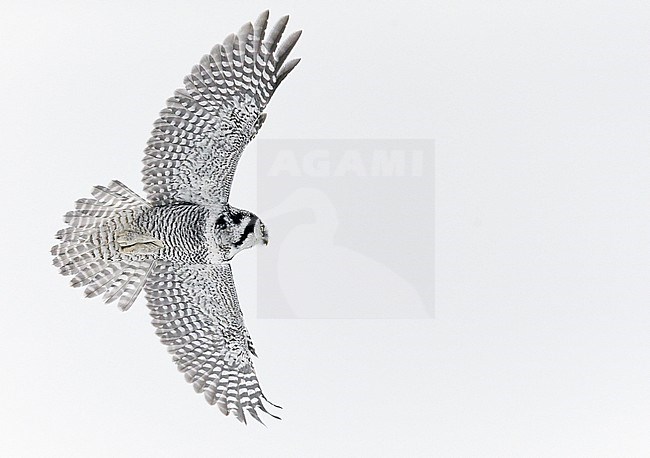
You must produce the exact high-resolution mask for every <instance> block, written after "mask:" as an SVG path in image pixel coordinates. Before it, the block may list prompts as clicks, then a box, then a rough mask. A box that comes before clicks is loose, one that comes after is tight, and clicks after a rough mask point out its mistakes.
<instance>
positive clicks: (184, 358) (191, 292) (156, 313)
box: [145, 261, 277, 423]
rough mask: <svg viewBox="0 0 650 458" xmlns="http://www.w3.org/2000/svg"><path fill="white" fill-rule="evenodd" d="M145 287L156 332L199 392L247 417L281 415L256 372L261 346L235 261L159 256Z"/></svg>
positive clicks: (223, 409)
mask: <svg viewBox="0 0 650 458" xmlns="http://www.w3.org/2000/svg"><path fill="white" fill-rule="evenodd" d="M145 291H146V294H147V299H148V303H149V309H150V313H151V316H152V318H153V320H152V323H153V325H154V326H155V327H156V328H157V330H156V334H158V336H159V337H160V339H161V341H162V343H164V344H165V345H167V347H168V350H169V352H170V353H171V354H173V359H174V362H175V363H176V365H177V366H178V369H179V370H180V371H182V372H184V373H185V379H186V380H187V381H188V382H190V383H192V384H193V386H194V389H195V391H196V392H197V393H203V394H204V396H205V398H206V400H207V401H208V402H209V403H210V404H217V406H219V408H220V409H221V411H222V412H223V413H224V414H225V415H228V414H230V413H233V414H234V415H235V417H237V419H239V420H240V421H242V422H244V423H245V422H246V417H245V412H246V413H248V414H250V415H251V416H252V417H253V418H255V419H256V420H258V421H260V422H261V419H260V417H259V414H258V411H262V412H265V413H267V414H269V415H271V416H273V417H275V415H272V414H271V413H269V412H268V411H267V410H266V407H265V406H264V404H263V401H266V402H268V403H269V404H271V403H270V402H269V401H268V400H267V399H266V398H265V397H264V395H263V394H262V390H261V388H260V385H259V382H258V380H257V376H256V375H255V370H254V368H253V363H252V361H251V355H255V350H254V348H253V346H252V343H251V339H250V336H249V334H248V331H247V330H246V328H245V326H244V320H243V316H242V313H241V310H240V308H239V302H238V300H237V293H236V291H235V284H234V281H233V277H232V271H231V269H230V264H220V265H193V266H188V265H185V264H178V263H176V264H175V263H173V262H169V261H167V262H160V261H159V262H158V263H157V264H156V265H155V266H154V268H153V271H152V273H151V275H150V277H149V280H148V281H147V284H146V285H145ZM271 405H274V404H271ZM276 407H277V406H276ZM276 418H277V417H276Z"/></svg>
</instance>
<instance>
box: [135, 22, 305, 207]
mask: <svg viewBox="0 0 650 458" xmlns="http://www.w3.org/2000/svg"><path fill="white" fill-rule="evenodd" d="M288 20H289V16H284V17H283V18H281V19H280V20H279V21H278V23H277V24H276V25H275V26H274V27H273V28H272V29H271V30H270V32H269V33H268V34H267V33H266V32H267V30H266V26H267V23H268V11H265V12H264V13H262V14H261V15H260V16H259V18H258V19H257V20H256V21H255V23H254V24H251V23H250V22H249V23H247V24H244V25H243V26H242V28H241V29H240V30H239V32H238V33H237V34H231V35H229V36H228V37H226V39H225V40H224V42H223V44H221V45H219V44H218V45H216V46H215V47H214V48H213V49H212V51H211V52H210V54H207V55H205V56H203V58H202V59H201V62H200V63H199V64H198V65H195V66H194V67H193V68H192V73H190V74H189V75H188V76H186V77H185V80H184V84H185V88H183V89H178V90H177V91H176V92H175V93H174V96H173V97H172V98H170V99H168V100H167V107H166V108H164V109H163V110H162V111H161V112H160V118H159V119H158V120H157V121H156V122H155V123H154V129H153V131H152V133H151V138H150V139H149V141H148V143H147V147H146V149H145V157H144V160H143V162H144V164H145V165H144V168H143V171H142V172H143V175H144V176H143V182H144V188H145V191H146V192H147V194H148V199H149V201H150V202H151V203H152V204H154V205H165V204H170V203H174V202H192V203H196V204H200V205H211V204H212V205H214V204H216V203H219V202H222V203H225V202H227V201H228V196H229V194H230V187H231V184H232V180H233V176H234V173H235V168H236V166H237V162H238V160H239V157H240V156H241V154H242V151H243V150H244V148H245V147H246V145H247V144H248V142H250V140H251V139H252V138H253V137H254V136H255V134H256V133H257V131H258V130H259V128H260V127H261V125H262V123H263V122H264V119H265V118H266V113H264V112H263V111H264V109H265V108H266V105H267V104H268V102H269V100H270V99H271V96H272V95H273V93H274V92H275V90H276V88H277V87H278V85H279V84H280V83H281V82H282V80H283V79H284V78H285V77H286V76H287V75H288V74H289V72H290V71H291V70H293V68H294V67H295V66H296V65H297V64H298V62H299V61H300V59H293V60H290V61H288V62H287V61H286V59H287V56H288V55H289V52H290V51H291V49H293V47H294V45H295V44H296V42H297V41H298V38H299V37H300V34H301V32H300V31H298V32H294V33H293V34H291V35H289V36H288V37H287V38H285V40H284V41H282V43H280V38H281V36H282V34H283V32H284V30H285V28H286V25H287V21H288Z"/></svg>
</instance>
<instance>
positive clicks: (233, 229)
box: [215, 206, 269, 261]
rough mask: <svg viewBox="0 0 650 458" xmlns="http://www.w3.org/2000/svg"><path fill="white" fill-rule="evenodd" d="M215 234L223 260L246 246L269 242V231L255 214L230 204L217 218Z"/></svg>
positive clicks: (230, 257) (229, 258)
mask: <svg viewBox="0 0 650 458" xmlns="http://www.w3.org/2000/svg"><path fill="white" fill-rule="evenodd" d="M215 234H216V238H217V241H218V245H219V249H220V251H221V253H222V257H223V259H224V261H229V260H231V259H232V258H233V257H234V256H235V255H236V254H237V253H239V252H240V251H242V250H245V249H246V248H251V247H253V246H255V245H258V244H261V243H263V244H264V245H267V244H268V243H269V233H268V231H267V230H266V227H265V226H264V223H263V222H262V220H261V219H259V217H258V216H257V215H255V214H253V213H251V212H249V211H247V210H241V209H239V208H235V207H231V206H228V207H227V208H226V209H224V211H223V212H222V214H221V215H219V217H218V218H217V220H216V224H215Z"/></svg>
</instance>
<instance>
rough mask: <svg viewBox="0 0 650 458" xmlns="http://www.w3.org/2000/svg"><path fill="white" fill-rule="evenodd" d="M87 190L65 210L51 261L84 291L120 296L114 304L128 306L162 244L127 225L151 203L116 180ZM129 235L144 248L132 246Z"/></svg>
mask: <svg viewBox="0 0 650 458" xmlns="http://www.w3.org/2000/svg"><path fill="white" fill-rule="evenodd" d="M92 195H93V197H94V198H93V199H79V200H77V202H76V206H75V207H76V209H75V210H73V211H70V212H68V213H66V214H65V216H64V220H65V222H66V223H67V224H68V227H66V228H65V229H61V230H60V231H59V232H57V234H56V238H57V239H59V240H60V243H59V244H58V245H55V246H53V247H52V255H53V256H54V261H53V263H54V265H55V266H56V267H58V268H59V272H60V273H61V274H62V275H73V276H74V277H73V278H72V280H71V285H72V286H73V287H80V286H85V287H86V289H85V291H84V292H85V295H86V297H95V296H99V295H100V294H103V299H104V301H105V302H106V303H110V302H113V301H115V300H118V299H119V301H118V304H117V306H118V308H120V309H121V310H127V309H128V308H129V307H131V305H132V304H133V302H134V301H135V299H136V297H137V296H138V294H139V293H140V291H142V287H143V286H144V283H145V280H146V278H147V276H148V275H149V273H150V272H151V269H152V267H153V264H154V262H155V259H154V257H153V254H154V253H155V252H156V251H157V249H158V248H160V246H161V243H160V241H158V240H156V239H154V238H152V237H149V238H143V237H137V235H138V234H135V235H134V233H133V232H132V231H130V230H129V229H130V223H131V222H132V221H133V220H134V218H135V217H136V216H137V215H138V214H139V213H141V212H142V210H143V209H145V208H147V207H149V206H150V205H149V203H147V202H146V201H145V200H144V199H142V198H141V197H140V196H138V195H137V194H136V193H135V192H133V191H131V190H130V189H129V188H127V187H126V186H125V185H124V184H122V183H120V182H119V181H111V182H110V183H109V185H108V186H106V187H104V186H96V187H94V188H93V190H92ZM133 240H135V242H138V243H139V245H137V246H141V247H144V248H143V249H142V250H139V252H134V250H133V249H132V247H133V246H135V245H134V243H133V242H131V241H133Z"/></svg>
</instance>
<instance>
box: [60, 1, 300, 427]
mask: <svg viewBox="0 0 650 458" xmlns="http://www.w3.org/2000/svg"><path fill="white" fill-rule="evenodd" d="M287 21H288V16H285V17H283V18H281V19H280V20H279V21H278V22H277V23H276V24H275V25H274V26H273V27H271V28H270V29H267V24H268V11H265V12H264V13H262V14H261V15H260V16H259V17H258V18H257V20H256V21H255V22H254V23H252V24H251V23H250V22H249V23H247V24H244V25H243V26H242V27H241V29H240V30H239V32H238V33H236V34H231V35H228V36H227V37H226V38H225V40H224V42H223V44H218V45H216V46H215V47H214V48H212V51H210V53H209V54H207V55H205V56H203V58H202V59H201V61H200V63H199V64H198V65H196V66H194V67H193V68H192V71H191V73H190V74H189V75H187V76H186V77H185V80H184V87H183V88H181V89H178V90H176V91H175V92H174V95H173V97H171V98H170V99H168V100H167V106H166V107H165V108H164V109H163V110H162V111H161V112H160V118H159V119H158V120H157V121H156V122H155V123H154V128H153V131H152V133H151V138H150V139H149V141H148V143H147V146H146V149H145V156H144V160H143V162H144V168H143V182H144V190H145V192H146V198H142V197H140V196H139V195H138V194H136V193H135V192H133V191H132V190H131V189H129V188H128V187H126V186H125V185H124V184H122V183H120V182H119V181H112V182H110V183H109V184H108V185H107V186H96V187H94V188H93V190H92V196H93V197H92V198H86V199H79V200H77V202H76V206H75V210H73V211H70V212H68V213H67V214H66V215H65V217H64V221H65V223H66V224H67V227H65V228H64V229H62V230H60V231H59V232H58V233H57V234H56V238H57V239H58V240H59V242H58V244H57V245H55V246H54V247H53V248H52V255H53V256H54V265H55V266H56V267H58V269H59V272H60V273H61V274H63V275H70V276H72V280H71V284H72V286H74V287H85V295H86V297H95V296H102V297H103V300H104V301H105V302H107V303H110V302H117V307H118V308H119V309H120V310H127V309H128V308H129V307H131V305H132V304H133V302H134V301H135V299H136V297H138V295H139V294H140V292H142V291H143V290H144V292H145V295H146V298H147V304H148V307H149V310H150V314H151V317H152V324H153V325H154V327H155V328H156V334H157V335H158V336H159V338H160V340H161V341H162V343H163V344H165V345H166V346H167V349H168V351H169V352H170V353H171V354H172V355H173V360H174V362H175V363H176V365H177V366H178V369H179V370H180V371H181V372H183V373H184V374H185V379H186V380H187V381H188V382H190V383H192V385H193V387H194V389H195V390H196V392H198V393H203V395H204V396H205V399H206V400H207V401H208V402H209V403H210V404H216V405H217V406H218V407H219V409H220V410H221V412H223V413H224V414H225V415H229V414H231V413H232V414H233V415H234V416H235V417H236V418H237V419H238V420H240V421H242V422H244V423H246V414H248V415H250V416H251V417H253V418H254V419H256V420H258V421H260V422H261V421H262V420H261V419H260V412H264V413H265V414H268V415H271V416H272V417H275V418H278V417H277V416H276V415H274V414H272V413H270V412H269V411H268V410H267V406H268V405H273V406H275V405H274V404H272V403H271V402H270V401H268V400H267V399H266V397H265V396H264V394H263V393H262V390H261V388H260V384H259V382H258V379H257V375H256V373H255V369H254V367H253V362H252V356H255V348H254V347H253V343H252V340H251V337H250V335H249V333H248V331H247V330H246V327H245V326H244V321H243V316H242V311H241V309H240V307H239V302H238V299H237V292H236V290H235V284H234V282H233V276H232V271H231V268H230V264H229V261H230V260H231V259H232V258H233V257H234V256H235V255H236V254H237V253H239V252H240V251H242V250H245V249H247V248H251V247H253V246H255V245H259V244H266V243H268V237H269V235H268V231H267V229H266V226H265V225H264V223H263V222H262V221H261V220H260V218H259V217H258V216H257V215H255V214H254V213H252V212H250V211H248V210H242V209H239V208H236V207H233V206H231V205H230V204H229V193H230V187H231V184H232V180H233V176H234V173H235V169H236V167H237V162H238V160H239V158H240V156H241V154H242V152H243V150H244V148H245V147H246V145H247V144H248V143H249V142H250V141H251V139H252V138H253V137H254V136H255V135H256V134H257V132H258V131H259V129H260V127H261V126H262V124H263V123H264V120H265V118H266V113H265V112H264V110H265V108H266V106H267V104H268V103H269V100H270V99H271V97H272V96H273V93H274V92H275V90H276V89H277V87H278V86H279V85H280V83H281V82H282V81H283V80H284V79H285V78H286V76H287V75H288V74H289V72H291V70H293V69H294V68H295V66H296V65H297V64H298V62H299V59H293V60H287V57H288V56H289V53H290V52H291V50H292V48H293V47H294V45H295V44H296V42H297V41H298V38H299V37H300V34H301V32H300V31H298V32H294V33H292V34H290V35H288V36H287V37H286V38H285V39H284V40H281V37H282V35H283V33H284V31H285V28H286V26H287ZM275 407H278V406H275Z"/></svg>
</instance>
